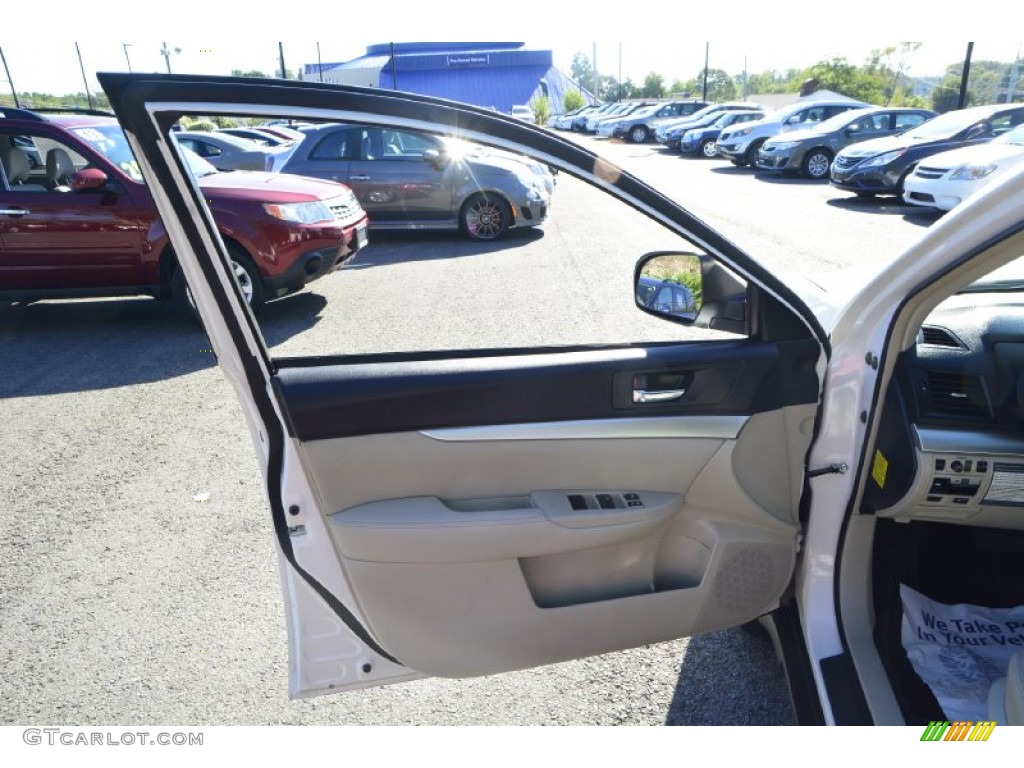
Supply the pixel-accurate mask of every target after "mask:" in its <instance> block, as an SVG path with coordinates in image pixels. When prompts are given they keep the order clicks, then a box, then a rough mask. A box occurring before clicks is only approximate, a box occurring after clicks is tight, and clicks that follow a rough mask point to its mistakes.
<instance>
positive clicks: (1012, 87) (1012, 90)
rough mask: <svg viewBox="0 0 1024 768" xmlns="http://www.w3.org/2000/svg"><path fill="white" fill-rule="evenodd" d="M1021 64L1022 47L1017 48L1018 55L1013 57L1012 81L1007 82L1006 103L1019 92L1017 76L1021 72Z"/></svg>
mask: <svg viewBox="0 0 1024 768" xmlns="http://www.w3.org/2000/svg"><path fill="white" fill-rule="evenodd" d="M1019 66H1020V49H1019V48H1018V49H1017V55H1016V56H1014V57H1013V66H1012V67H1010V81H1009V82H1008V83H1007V84H1006V103H1007V104H1009V103H1011V102H1012V101H1013V97H1014V96H1015V95H1016V94H1017V76H1018V73H1019V71H1020V70H1019Z"/></svg>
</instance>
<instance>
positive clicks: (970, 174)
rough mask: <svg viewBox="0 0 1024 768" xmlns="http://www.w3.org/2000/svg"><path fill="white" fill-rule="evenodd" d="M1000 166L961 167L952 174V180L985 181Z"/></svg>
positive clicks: (988, 164)
mask: <svg viewBox="0 0 1024 768" xmlns="http://www.w3.org/2000/svg"><path fill="white" fill-rule="evenodd" d="M998 167H999V166H998V165H994V164H992V163H987V164H985V165H961V166H960V167H959V168H957V169H956V170H955V171H953V173H952V174H950V177H949V178H950V179H956V180H957V181H975V180H976V179H984V178H985V177H986V176H988V175H989V174H990V173H992V171H994V170H995V169H996V168H998Z"/></svg>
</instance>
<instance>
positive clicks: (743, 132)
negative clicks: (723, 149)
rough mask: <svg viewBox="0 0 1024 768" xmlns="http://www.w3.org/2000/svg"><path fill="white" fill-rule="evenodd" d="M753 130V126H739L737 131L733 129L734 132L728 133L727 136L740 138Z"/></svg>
mask: <svg viewBox="0 0 1024 768" xmlns="http://www.w3.org/2000/svg"><path fill="white" fill-rule="evenodd" d="M753 130H754V129H753V128H740V129H739V130H738V131H735V132H734V133H730V134H729V138H730V139H739V138H741V137H743V136H746V135H747V134H749V133H752V132H753Z"/></svg>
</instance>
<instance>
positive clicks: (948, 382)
mask: <svg viewBox="0 0 1024 768" xmlns="http://www.w3.org/2000/svg"><path fill="white" fill-rule="evenodd" d="M928 390H929V394H930V395H931V403H932V408H931V410H932V413H937V414H942V415H944V416H971V417H974V418H982V419H989V418H990V417H991V410H990V409H989V404H988V396H987V394H986V392H985V385H984V383H983V382H982V380H981V379H980V378H979V377H977V376H970V375H967V374H962V373H938V372H936V371H929V372H928Z"/></svg>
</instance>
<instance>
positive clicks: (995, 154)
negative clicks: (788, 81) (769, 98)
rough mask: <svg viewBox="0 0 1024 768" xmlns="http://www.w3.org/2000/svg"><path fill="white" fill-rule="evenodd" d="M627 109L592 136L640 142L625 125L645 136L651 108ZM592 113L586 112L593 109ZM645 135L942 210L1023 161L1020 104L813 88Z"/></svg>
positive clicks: (663, 125)
mask: <svg viewBox="0 0 1024 768" xmlns="http://www.w3.org/2000/svg"><path fill="white" fill-rule="evenodd" d="M626 108H627V109H628V108H629V107H626ZM632 109H633V110H635V111H634V112H633V114H632V115H628V116H626V117H623V116H621V115H618V116H613V117H611V118H607V117H606V118H604V120H603V122H598V123H597V124H598V126H599V127H598V135H599V136H606V137H612V138H614V137H621V138H626V139H627V140H631V141H638V140H640V135H639V134H638V135H636V136H630V135H629V131H630V130H632V129H633V128H635V127H636V126H643V127H644V133H643V136H644V140H646V135H647V134H646V131H647V130H648V128H649V125H650V123H651V122H652V116H654V115H656V114H657V112H656V111H655V109H654V108H652V107H646V108H639V109H638V108H637V107H636V106H635V105H634V106H633V107H632ZM636 110H638V111H636ZM590 111H591V113H592V117H591V118H589V119H590V120H594V119H595V118H597V117H598V115H599V114H600V111H596V112H595V110H590ZM573 119H575V118H573ZM552 125H553V126H554V127H560V126H562V125H568V126H571V125H572V122H553V123H552ZM653 135H654V138H655V139H656V140H657V141H658V142H659V143H661V144H662V145H664V146H666V147H668V148H670V149H678V150H679V151H680V152H681V153H682V154H683V155H691V156H698V157H706V158H710V157H722V158H724V159H727V160H729V161H730V162H731V163H733V164H734V165H737V166H750V167H752V168H755V169H756V170H758V171H769V172H776V173H785V174H796V175H802V176H804V177H807V178H810V179H829V180H830V182H831V183H832V185H833V186H835V187H837V188H838V189H844V190H847V191H850V192H853V193H854V194H856V195H857V196H858V197H863V198H871V197H875V196H876V195H894V196H897V197H900V198H902V200H903V201H904V202H905V203H907V204H909V205H915V206H921V207H929V208H936V209H939V210H944V211H948V210H950V209H952V208H953V207H954V206H956V205H958V204H959V203H960V202H961V201H963V200H964V199H965V198H966V197H969V196H970V195H971V194H974V193H975V192H976V191H977V190H978V189H980V188H982V187H984V186H985V185H987V184H989V183H990V182H991V181H992V180H993V179H994V178H998V177H999V175H1000V174H1002V173H1005V172H1007V171H1009V170H1011V169H1012V168H1014V167H1016V166H1017V165H1018V164H1020V163H1024V104H990V105H985V106H979V107H971V108H968V109H962V110H956V111H953V112H948V113H946V114H944V115H938V114H937V113H936V112H933V111H932V110H928V109H917V108H910V107H877V106H871V105H869V104H865V103H863V102H859V101H856V100H854V99H848V98H846V97H843V96H841V95H838V94H820V95H817V96H815V95H812V96H810V97H807V98H804V99H801V100H799V101H797V102H795V103H793V104H790V105H788V106H786V107H782V108H781V109H778V110H776V111H775V112H772V113H769V114H766V113H765V110H764V109H763V108H762V107H760V105H757V104H751V103H749V102H730V103H725V104H711V105H706V106H704V107H703V108H701V109H699V110H696V111H694V112H693V113H692V114H690V115H688V116H686V117H682V118H675V119H660V120H658V122H657V127H656V128H655V130H654V132H653Z"/></svg>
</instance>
